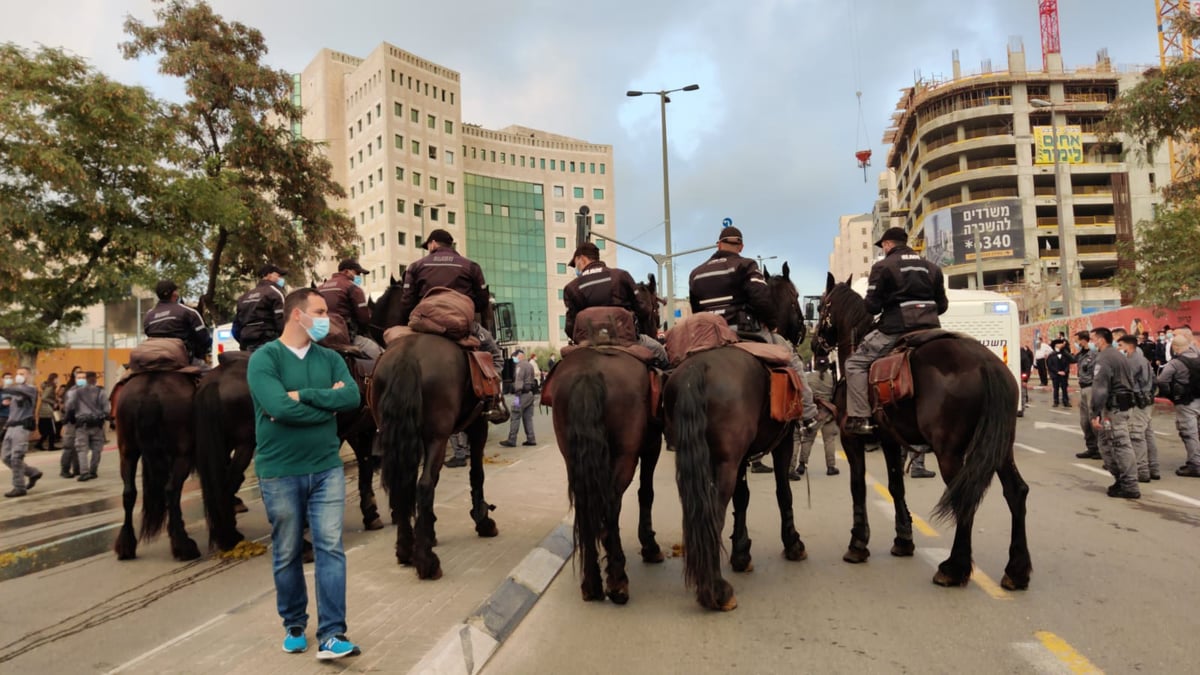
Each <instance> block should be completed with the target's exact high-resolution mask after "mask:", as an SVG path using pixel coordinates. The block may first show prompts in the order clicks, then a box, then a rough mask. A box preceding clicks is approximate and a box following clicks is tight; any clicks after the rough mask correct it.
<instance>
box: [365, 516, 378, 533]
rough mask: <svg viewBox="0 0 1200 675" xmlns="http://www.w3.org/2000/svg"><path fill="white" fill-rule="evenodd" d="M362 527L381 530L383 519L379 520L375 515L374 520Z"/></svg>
mask: <svg viewBox="0 0 1200 675" xmlns="http://www.w3.org/2000/svg"><path fill="white" fill-rule="evenodd" d="M363 527H365V528H367V529H368V530H382V529H383V520H381V519H380V518H378V517H377V518H375V520H372V521H371V522H369V523H366V524H364V525H363Z"/></svg>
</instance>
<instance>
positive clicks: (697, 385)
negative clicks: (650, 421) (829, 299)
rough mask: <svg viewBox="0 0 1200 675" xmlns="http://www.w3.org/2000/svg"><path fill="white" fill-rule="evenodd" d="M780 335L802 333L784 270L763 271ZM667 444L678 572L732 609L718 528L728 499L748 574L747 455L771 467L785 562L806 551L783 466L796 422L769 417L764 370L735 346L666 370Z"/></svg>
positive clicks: (703, 596) (715, 605) (737, 555)
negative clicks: (678, 533)
mask: <svg viewBox="0 0 1200 675" xmlns="http://www.w3.org/2000/svg"><path fill="white" fill-rule="evenodd" d="M767 285H768V287H769V288H770V291H771V296H772V298H773V300H774V304H775V307H776V314H777V316H776V320H777V323H778V324H779V325H778V330H779V334H780V335H782V336H783V337H784V338H786V339H787V340H788V341H789V342H791V343H796V342H798V341H799V340H801V339H802V338H803V334H804V331H803V320H802V318H801V314H800V303H799V298H798V295H797V293H796V287H795V286H794V285H793V284H792V282H791V280H790V279H789V270H788V266H787V264H786V263H785V264H784V266H783V275H782V276H767ZM663 396H664V399H663V400H664V411H665V415H666V434H667V443H668V444H669V445H670V446H671V447H673V448H675V451H676V452H675V461H676V473H675V480H676V483H677V484H678V487H679V497H680V501H682V502H683V539H684V578H685V580H686V582H687V584H688V585H689V586H690V587H694V588H695V589H696V599H697V600H698V601H699V603H700V604H701V605H702V606H704V607H707V608H709V609H719V610H725V611H728V610H731V609H734V608H735V607H737V598H736V597H735V596H734V593H733V587H732V586H731V585H730V584H729V582H727V581H725V580H724V579H723V578H722V577H721V561H720V554H721V541H720V539H721V530H722V529H723V527H724V524H725V512H726V509H727V508H728V505H729V500H730V499H731V498H732V499H733V536H732V540H733V552H732V555H731V556H730V563H731V565H732V566H733V569H734V571H736V572H749V571H751V570H753V565H752V564H751V560H750V536H749V534H748V532H747V529H746V507H747V505H748V504H749V501H750V488H749V486H748V485H747V483H746V466H747V459H748V457H750V456H752V455H756V454H760V453H764V452H770V453H771V454H772V457H773V458H774V460H775V461H774V465H775V497H776V500H777V501H778V503H779V516H780V520H781V523H780V526H781V528H780V533H781V536H782V540H783V549H784V555H785V556H786V557H787V559H788V560H803V559H804V558H806V557H807V553H806V551H805V548H804V542H803V541H801V540H800V535H799V533H797V532H796V526H795V521H794V519H793V516H792V488H791V484H790V483H789V482H788V477H787V473H788V466H789V463H790V460H791V453H792V443H791V438H792V431H793V429H794V428H795V423H793V422H788V423H783V422H777V421H775V420H773V419H772V418H771V415H770V372H769V371H768V369H767V368H766V367H765V366H764V365H763V364H762V363H761V362H760V361H758V360H757V359H756V358H755V357H753V356H751V355H750V354H748V353H746V352H745V351H743V350H741V349H739V348H737V347H720V348H717V349H711V350H708V351H704V352H700V353H698V354H694V355H692V356H690V357H688V358H687V359H685V360H684V361H683V362H682V363H681V364H680V365H679V366H678V367H677V368H676V369H675V371H674V372H673V373H672V374H671V377H670V379H668V380H667V385H666V387H665V389H664V392H663Z"/></svg>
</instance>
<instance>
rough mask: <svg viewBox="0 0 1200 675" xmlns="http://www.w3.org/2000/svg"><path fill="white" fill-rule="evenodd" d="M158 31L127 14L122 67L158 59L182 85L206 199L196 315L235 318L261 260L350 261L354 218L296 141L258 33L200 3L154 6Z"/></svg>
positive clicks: (303, 264) (291, 111) (295, 108)
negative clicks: (338, 257)
mask: <svg viewBox="0 0 1200 675" xmlns="http://www.w3.org/2000/svg"><path fill="white" fill-rule="evenodd" d="M156 4H157V5H158V8H157V9H156V10H155V12H154V14H155V18H156V19H157V20H158V24H157V25H148V24H145V23H142V22H141V21H138V20H137V19H134V18H133V17H127V18H126V21H125V32H126V33H127V34H128V35H129V36H130V38H131V39H130V40H129V41H128V42H126V43H124V44H122V45H121V49H122V52H123V53H124V54H125V56H126V57H127V58H136V57H139V56H143V55H148V54H156V55H158V56H159V58H160V60H159V72H160V73H162V74H164V75H169V76H172V77H179V78H182V79H183V80H184V83H185V87H186V91H187V97H188V100H187V102H186V103H184V104H183V106H182V109H181V113H180V123H181V124H182V125H183V126H184V128H185V131H184V135H185V138H186V139H187V142H188V144H189V146H190V148H191V150H192V152H193V154H192V156H191V158H190V160H189V161H188V162H186V163H185V164H184V169H185V170H187V171H188V173H189V177H190V181H189V182H190V185H191V186H192V188H193V189H194V190H195V191H196V193H197V194H199V195H201V196H202V197H203V199H201V200H199V203H200V204H201V206H200V207H198V209H197V211H196V215H197V217H198V218H199V219H198V220H197V221H196V222H198V223H199V224H200V226H201V227H202V229H203V232H204V235H203V243H204V247H205V251H206V254H207V272H206V274H207V283H206V284H205V288H204V292H203V295H202V296H201V299H200V309H201V312H202V313H205V314H206V315H208V316H209V317H210V318H211V319H212V320H213V321H220V320H222V319H224V318H226V317H228V316H229V315H230V310H231V309H232V302H231V301H232V298H234V297H236V295H237V294H238V293H240V292H241V291H243V290H245V288H244V286H245V283H246V281H247V280H248V279H249V278H251V276H252V275H253V274H254V272H255V270H257V268H258V267H259V266H260V265H261V264H263V263H264V262H267V261H272V262H275V263H276V264H279V265H281V266H290V267H292V268H309V269H311V268H312V267H313V266H314V265H315V264H316V262H317V260H318V258H319V256H320V255H322V254H323V253H324V252H325V251H326V250H332V251H334V252H335V253H337V254H348V253H350V251H351V250H352V246H353V242H354V241H355V240H356V239H357V233H356V232H355V228H354V221H353V220H351V219H350V218H349V217H348V216H346V215H345V214H344V213H342V212H340V211H337V210H335V209H334V208H332V206H331V205H330V203H329V202H330V200H331V199H334V198H342V197H344V196H345V193H344V191H343V190H342V188H341V186H340V185H338V184H337V183H336V182H334V180H333V178H332V176H331V167H330V164H329V162H328V160H326V159H325V157H324V156H323V155H322V153H321V152H320V149H319V148H318V146H317V144H315V143H314V142H312V141H310V140H307V139H304V138H301V137H299V136H298V134H293V125H298V123H299V122H300V120H301V119H302V117H303V114H304V111H303V109H302V108H301V107H300V106H299V105H297V104H295V103H293V99H292V93H293V82H292V76H291V75H290V74H288V73H287V72H284V71H281V70H274V69H272V68H269V67H267V66H266V65H265V64H264V63H263V57H264V56H265V55H266V53H267V46H266V41H265V40H264V38H263V35H262V33H260V32H259V31H258V30H255V29H254V28H251V27H249V26H246V25H243V24H241V23H237V22H228V21H226V20H225V19H224V18H222V17H221V16H220V15H218V14H216V13H215V12H213V10H212V8H211V7H210V6H209V5H208V4H207V3H205V2H197V3H191V2H186V1H182V0H169V1H164V0H156Z"/></svg>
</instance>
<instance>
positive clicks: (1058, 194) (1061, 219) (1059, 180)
mask: <svg viewBox="0 0 1200 675" xmlns="http://www.w3.org/2000/svg"><path fill="white" fill-rule="evenodd" d="M1029 103H1030V105H1032V106H1033V107H1035V108H1043V109H1046V110H1049V111H1050V135H1051V136H1052V139H1051V145H1050V149H1051V151H1052V152H1053V153H1054V204H1055V211H1056V212H1057V214H1058V217H1057V218H1056V220H1057V221H1058V277H1059V280H1060V282H1061V284H1062V306H1063V317H1070V316H1074V315H1075V314H1076V311H1075V295H1074V293H1073V292H1072V284H1071V274H1072V273H1073V272H1074V270H1075V260H1074V256H1073V255H1068V252H1070V251H1074V249H1075V242H1074V239H1075V237H1074V232H1072V236H1071V242H1070V245H1068V241H1067V225H1066V222H1065V215H1064V214H1065V212H1064V210H1063V194H1064V190H1065V189H1067V188H1068V187H1069V185H1070V181H1069V180H1068V181H1064V180H1063V177H1062V162H1060V161H1059V159H1058V120H1057V119H1056V118H1055V116H1054V113H1055V112H1056V111H1055V107H1054V104H1053V103H1051V102H1050V101H1047V100H1045V99H1041V98H1031V99H1029ZM1043 283H1044V280H1043Z"/></svg>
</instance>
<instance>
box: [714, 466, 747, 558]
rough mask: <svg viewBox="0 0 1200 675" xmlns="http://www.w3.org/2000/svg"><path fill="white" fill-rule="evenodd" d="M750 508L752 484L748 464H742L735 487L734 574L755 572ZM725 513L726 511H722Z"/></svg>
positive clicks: (732, 554)
mask: <svg viewBox="0 0 1200 675" xmlns="http://www.w3.org/2000/svg"><path fill="white" fill-rule="evenodd" d="M749 506H750V484H749V483H748V482H747V481H746V463H745V462H740V463H739V464H738V470H737V482H736V483H735V484H734V487H733V535H732V536H731V537H730V538H731V539H732V540H733V552H732V553H731V554H730V556H729V565H730V566H731V567H733V571H734V572H753V571H754V562H753V561H752V560H751V558H750V532H749V531H748V530H747V528H746V509H747V507H749ZM721 512H722V513H724V512H725V511H724V509H723V508H722V510H721Z"/></svg>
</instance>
